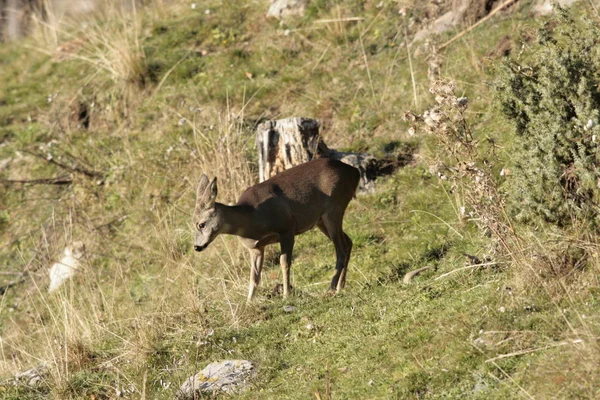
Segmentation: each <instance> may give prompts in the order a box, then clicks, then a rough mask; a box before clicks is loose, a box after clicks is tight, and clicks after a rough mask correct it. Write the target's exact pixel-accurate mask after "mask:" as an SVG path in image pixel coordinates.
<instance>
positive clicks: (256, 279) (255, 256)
mask: <svg viewBox="0 0 600 400" xmlns="http://www.w3.org/2000/svg"><path fill="white" fill-rule="evenodd" d="M264 254H265V248H264V247H259V248H256V249H250V264H251V270H250V285H249V286H248V300H247V301H248V302H250V300H252V297H253V296H254V292H255V291H256V287H257V286H258V284H259V283H260V273H261V271H262V265H263V258H264Z"/></svg>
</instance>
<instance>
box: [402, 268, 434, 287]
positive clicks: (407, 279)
mask: <svg viewBox="0 0 600 400" xmlns="http://www.w3.org/2000/svg"><path fill="white" fill-rule="evenodd" d="M431 268H433V267H432V266H431V265H427V266H426V267H422V268H419V269H415V270H414V271H410V272H407V273H406V275H404V279H402V283H404V284H406V285H408V284H409V283H410V281H411V279H412V278H414V277H415V276H417V275H419V274H420V273H421V272H423V271H427V270H428V269H431Z"/></svg>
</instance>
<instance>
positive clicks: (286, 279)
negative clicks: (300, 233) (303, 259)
mask: <svg viewBox="0 0 600 400" xmlns="http://www.w3.org/2000/svg"><path fill="white" fill-rule="evenodd" d="M280 244H281V256H280V257H279V263H280V264H281V275H282V277H281V278H282V280H283V297H284V298H286V297H288V296H289V294H290V287H291V286H290V267H291V266H292V251H293V250H294V234H293V233H290V234H288V235H285V236H281V239H280Z"/></svg>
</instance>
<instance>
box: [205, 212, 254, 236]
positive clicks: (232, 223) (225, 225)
mask: <svg viewBox="0 0 600 400" xmlns="http://www.w3.org/2000/svg"><path fill="white" fill-rule="evenodd" d="M215 207H216V209H217V212H218V213H219V216H220V218H221V224H222V225H221V233H227V234H229V235H236V236H241V237H246V238H252V237H253V236H254V235H255V234H256V227H255V226H254V225H255V224H254V208H252V207H250V206H246V205H243V206H237V205H235V206H227V205H225V204H221V203H215Z"/></svg>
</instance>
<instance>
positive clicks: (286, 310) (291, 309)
mask: <svg viewBox="0 0 600 400" xmlns="http://www.w3.org/2000/svg"><path fill="white" fill-rule="evenodd" d="M296 310H297V308H296V307H294V306H283V311H284V312H286V313H292V312H294V311H296Z"/></svg>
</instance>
